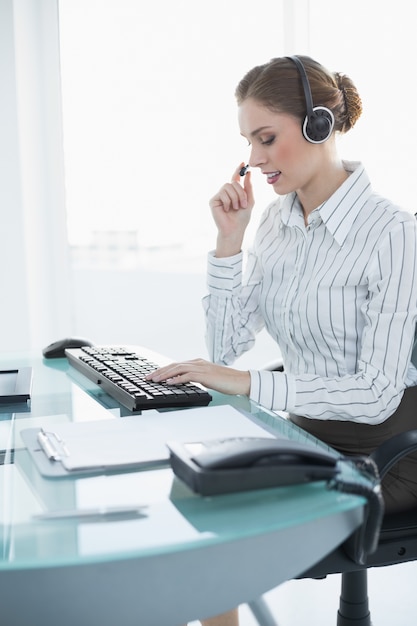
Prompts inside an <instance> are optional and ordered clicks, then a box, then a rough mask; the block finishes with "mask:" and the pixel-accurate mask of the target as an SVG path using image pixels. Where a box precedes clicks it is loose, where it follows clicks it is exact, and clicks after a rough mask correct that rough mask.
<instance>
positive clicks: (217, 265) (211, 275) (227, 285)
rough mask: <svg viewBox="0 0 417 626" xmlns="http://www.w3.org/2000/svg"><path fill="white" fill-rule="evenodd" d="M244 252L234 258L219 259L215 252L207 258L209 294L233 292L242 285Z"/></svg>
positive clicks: (210, 253)
mask: <svg viewBox="0 0 417 626" xmlns="http://www.w3.org/2000/svg"><path fill="white" fill-rule="evenodd" d="M242 264H243V252H239V253H238V254H235V255H234V256H228V257H221V258H217V257H216V256H214V251H212V252H209V253H208V257H207V285H208V289H209V292H211V293H215V294H216V295H217V294H218V292H219V290H221V291H223V290H225V289H226V290H228V291H233V289H239V288H240V286H241V283H242Z"/></svg>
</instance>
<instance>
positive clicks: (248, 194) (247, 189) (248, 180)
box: [243, 172, 254, 204]
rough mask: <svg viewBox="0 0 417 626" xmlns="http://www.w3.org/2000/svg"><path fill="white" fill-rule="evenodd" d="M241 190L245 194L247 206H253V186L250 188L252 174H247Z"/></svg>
mask: <svg viewBox="0 0 417 626" xmlns="http://www.w3.org/2000/svg"><path fill="white" fill-rule="evenodd" d="M243 189H244V190H245V193H246V198H247V202H248V204H251V203H252V204H253V202H254V195H253V186H252V172H248V173H247V174H246V176H245V178H244V181H243Z"/></svg>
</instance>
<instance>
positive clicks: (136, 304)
mask: <svg viewBox="0 0 417 626" xmlns="http://www.w3.org/2000/svg"><path fill="white" fill-rule="evenodd" d="M205 293H206V277H205V274H204V273H203V272H189V273H187V272H181V273H175V272H171V271H169V270H168V271H166V272H160V271H152V270H130V271H128V270H125V271H116V270H113V271H112V270H85V269H83V270H76V271H75V273H74V295H75V300H74V302H75V305H76V310H75V326H74V327H75V330H76V334H77V335H79V336H81V337H85V338H87V339H90V340H92V341H93V342H95V343H113V344H120V343H127V344H140V345H144V346H146V347H148V348H151V349H152V350H156V351H157V352H160V353H162V354H165V355H167V356H169V357H171V358H172V359H174V360H182V359H191V358H197V357H202V358H207V350H206V346H205V342H204V332H205V326H204V315H203V308H202V305H201V299H202V297H203V296H204V295H205ZM103 311H105V312H106V313H105V314H103ZM277 356H279V354H278V353H277V348H276V345H275V344H274V342H273V341H272V339H271V338H270V337H269V336H268V335H266V333H261V334H260V335H259V337H258V340H257V342H256V346H255V348H254V349H253V350H251V351H250V352H249V353H247V354H246V355H243V356H242V357H240V359H239V360H238V361H236V364H235V365H236V366H237V367H241V368H256V367H261V366H262V365H263V364H265V363H267V362H268V361H272V360H274V359H275V358H276V357H277Z"/></svg>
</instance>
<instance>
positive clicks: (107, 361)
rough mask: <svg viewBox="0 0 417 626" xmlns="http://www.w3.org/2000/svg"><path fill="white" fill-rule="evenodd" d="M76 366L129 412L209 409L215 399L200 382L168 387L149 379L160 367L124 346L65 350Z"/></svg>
mask: <svg viewBox="0 0 417 626" xmlns="http://www.w3.org/2000/svg"><path fill="white" fill-rule="evenodd" d="M65 355H66V357H67V359H68V361H69V363H70V365H72V367H74V368H75V369H76V370H78V371H79V372H81V373H82V374H83V375H84V376H86V377H87V378H88V379H89V380H92V381H93V382H94V383H96V384H97V385H100V386H101V388H102V389H103V391H106V392H107V393H108V394H109V396H111V397H112V398H114V399H115V400H117V401H118V402H120V404H122V405H123V406H125V407H126V408H127V409H129V411H141V410H142V409H161V408H176V407H177V408H178V407H188V406H205V405H207V404H208V403H209V402H210V400H211V399H212V397H211V395H210V394H209V393H208V391H206V389H204V388H203V387H202V386H200V385H198V384H196V383H185V384H181V385H168V384H167V383H154V382H152V381H147V380H145V376H146V374H148V373H149V372H153V371H154V370H155V369H157V367H158V364H157V363H154V362H152V361H151V360H149V359H148V358H146V357H144V356H142V355H140V354H138V353H137V352H133V351H131V350H130V349H129V348H127V347H124V346H91V347H90V346H85V347H83V348H71V349H67V350H65Z"/></svg>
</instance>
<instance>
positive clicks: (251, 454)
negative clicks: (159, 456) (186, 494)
mask: <svg viewBox="0 0 417 626" xmlns="http://www.w3.org/2000/svg"><path fill="white" fill-rule="evenodd" d="M167 445H168V448H169V450H170V461H171V467H172V469H173V471H174V473H175V474H176V475H177V476H178V477H179V478H181V479H182V480H183V481H184V482H185V483H186V484H187V485H188V486H189V487H190V488H191V489H192V490H193V491H195V492H197V493H200V494H202V495H215V494H220V493H230V492H235V491H246V490H250V489H263V488H267V487H276V486H281V485H292V484H296V483H303V482H311V481H317V480H329V479H330V478H332V477H334V476H335V475H336V474H337V473H338V472H339V469H338V467H337V462H338V459H339V457H338V455H337V453H336V452H331V451H327V450H325V449H324V448H323V449H321V448H320V447H313V446H312V445H308V444H303V443H300V442H297V441H292V440H290V439H274V438H270V437H235V438H227V439H219V440H210V441H199V442H187V443H178V442H173V441H171V442H168V443H167Z"/></svg>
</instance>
